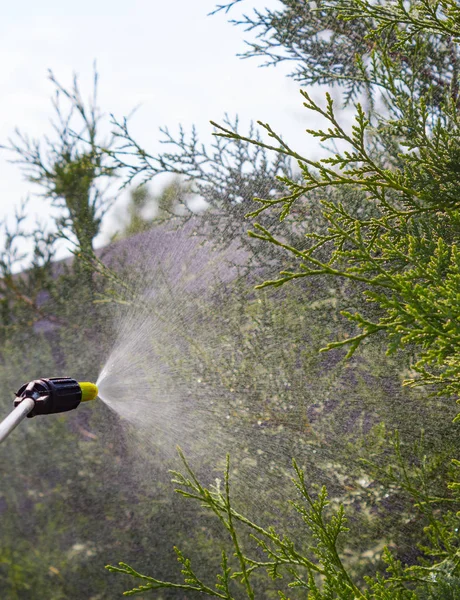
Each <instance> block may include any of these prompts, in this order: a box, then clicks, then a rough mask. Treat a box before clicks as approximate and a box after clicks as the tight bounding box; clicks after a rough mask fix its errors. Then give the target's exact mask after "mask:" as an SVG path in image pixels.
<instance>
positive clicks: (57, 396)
mask: <svg viewBox="0 0 460 600" xmlns="http://www.w3.org/2000/svg"><path fill="white" fill-rule="evenodd" d="M97 395H98V389H97V385H95V384H94V383H89V382H86V381H85V382H78V381H76V380H75V379H72V378H70V377H52V378H50V379H36V380H34V381H30V382H29V383H25V384H24V385H23V386H21V387H20V388H19V390H18V391H17V392H16V398H15V400H14V407H15V408H14V409H13V411H12V412H11V413H10V414H9V415H8V416H7V417H6V419H4V420H3V421H2V422H1V423H0V442H3V440H4V439H5V438H7V437H8V435H9V434H10V433H11V432H12V431H13V429H14V428H15V427H17V426H18V425H19V423H20V422H21V421H22V420H24V419H25V418H26V417H35V416H36V415H51V414H55V413H62V412H67V411H68V410H73V409H74V408H77V406H79V404H80V403H81V402H87V401H89V400H94V399H95V398H96V397H97Z"/></svg>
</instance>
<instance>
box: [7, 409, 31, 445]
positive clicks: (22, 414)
mask: <svg viewBox="0 0 460 600" xmlns="http://www.w3.org/2000/svg"><path fill="white" fill-rule="evenodd" d="M34 406H35V402H34V400H33V399H32V398H24V400H23V401H22V402H20V404H18V405H17V406H16V408H15V409H14V410H13V412H11V413H10V414H9V415H8V416H7V417H6V419H4V420H3V421H2V422H1V423H0V443H1V442H3V440H4V439H5V438H6V437H8V436H9V434H10V433H11V432H12V431H13V429H14V428H15V427H17V426H18V425H19V423H20V422H21V421H22V420H23V419H25V418H26V417H27V415H28V414H29V413H30V411H31V410H32V409H33V408H34Z"/></svg>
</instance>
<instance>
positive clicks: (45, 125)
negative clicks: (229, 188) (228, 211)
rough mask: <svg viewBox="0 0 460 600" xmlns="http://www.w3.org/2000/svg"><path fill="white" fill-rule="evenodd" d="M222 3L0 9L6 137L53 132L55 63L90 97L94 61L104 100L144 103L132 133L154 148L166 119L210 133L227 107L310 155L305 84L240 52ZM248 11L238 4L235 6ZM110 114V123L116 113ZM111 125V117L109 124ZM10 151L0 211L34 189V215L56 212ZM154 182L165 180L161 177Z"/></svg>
mask: <svg viewBox="0 0 460 600" xmlns="http://www.w3.org/2000/svg"><path fill="white" fill-rule="evenodd" d="M277 4H278V2H277V0H263V3H262V2H261V0H259V1H258V2H257V0H245V2H244V3H243V5H244V9H245V12H247V11H248V10H250V9H251V7H254V6H255V5H258V6H259V8H261V7H262V6H264V7H276V6H277ZM215 5H216V1H215V0H198V1H195V2H191V1H190V0H174V2H164V1H163V0H162V1H159V0H130V1H129V2H126V0H123V1H120V0H110V1H109V0H91V1H90V0H79V2H66V1H62V0H41V2H36V1H35V0H16V2H14V3H6V2H4V3H1V6H0V115H1V119H0V144H4V143H5V142H6V141H7V139H8V138H9V137H10V136H12V135H13V134H14V130H15V128H16V127H19V129H20V130H21V131H22V132H24V133H27V134H28V135H30V136H31V137H35V138H40V137H43V136H44V135H46V134H47V133H49V132H50V118H51V116H52V106H51V101H50V98H51V96H52V94H53V85H52V84H51V82H50V81H49V80H48V69H51V70H52V71H53V72H54V74H55V76H56V77H57V79H58V80H59V81H60V82H61V83H63V84H64V85H69V84H71V82H72V77H73V74H74V73H77V74H78V76H79V80H80V84H81V89H82V92H83V95H84V96H87V97H89V96H90V92H91V86H92V76H93V64H94V62H95V61H96V65H97V71H98V73H99V106H100V108H101V110H102V112H104V113H105V114H107V116H108V115H109V114H110V113H113V114H114V115H115V116H116V117H118V118H122V117H123V116H125V115H128V114H129V113H130V112H131V111H132V110H133V108H135V107H139V108H138V109H137V111H136V113H135V115H134V117H133V118H132V120H131V128H132V132H133V133H134V134H135V137H136V138H137V139H138V140H139V141H140V143H141V144H143V145H144V147H145V148H146V149H147V150H149V151H153V152H154V151H155V150H159V149H160V143H159V141H160V139H161V135H160V133H159V127H160V126H165V125H166V126H168V127H169V128H170V129H171V131H175V130H176V129H177V127H178V125H179V124H182V125H183V126H184V128H185V129H186V130H188V129H190V127H191V126H192V125H193V124H195V125H196V127H197V129H198V132H199V133H200V136H202V137H203V139H204V140H205V141H206V140H209V139H210V136H211V131H212V128H211V125H210V124H209V121H210V120H211V119H212V120H214V121H217V122H219V121H222V117H223V115H224V114H225V113H229V115H236V114H238V115H239V117H240V120H241V123H242V124H243V126H244V125H248V124H249V122H250V121H251V120H259V119H260V120H262V121H267V122H269V123H270V124H271V125H272V126H273V127H274V128H275V129H276V130H278V131H281V132H282V133H283V136H284V137H285V138H286V139H287V140H289V141H290V142H291V143H295V144H296V146H295V147H296V148H297V149H299V150H301V151H303V152H306V153H308V148H309V145H310V146H311V144H312V141H311V139H309V138H308V136H307V135H306V134H305V133H304V130H305V128H306V127H308V126H311V122H309V116H308V114H307V112H306V111H305V109H303V108H302V101H301V97H300V94H299V92H298V90H299V85H298V84H297V83H296V82H295V81H293V80H292V79H290V78H287V77H286V74H287V68H286V66H284V65H281V67H277V68H276V69H273V68H259V65H260V62H261V61H260V60H259V59H248V60H242V59H241V58H239V57H238V56H237V54H238V53H239V52H242V51H244V40H245V39H247V36H248V35H249V34H245V32H244V30H243V29H242V28H241V27H235V26H232V25H231V24H229V23H228V17H227V16H225V14H223V13H219V14H218V15H216V16H208V13H210V12H211V11H212V10H213V9H214V7H215ZM239 12H240V11H236V12H235V15H237V14H239ZM107 123H108V121H107ZM107 127H108V125H107ZM9 158H11V157H10V156H9V155H8V154H7V153H6V152H1V151H0V173H1V177H0V219H5V218H7V219H11V217H12V215H13V214H14V210H15V206H17V204H18V203H19V202H20V201H21V199H24V198H25V197H27V196H29V197H30V204H29V209H28V210H29V218H30V219H31V220H32V219H34V218H35V216H38V217H39V218H40V220H41V221H42V222H45V223H46V222H47V221H49V218H50V208H49V206H48V204H47V203H46V201H44V200H43V199H41V198H39V197H38V196H37V194H38V193H39V190H38V189H37V188H35V187H34V186H33V184H31V183H29V182H27V181H25V180H24V176H23V174H22V173H21V170H20V168H19V167H18V165H15V164H11V163H10V162H8V159H9ZM153 189H154V190H155V189H156V188H155V185H153ZM123 203H126V192H125V194H124V195H123V194H122V195H121V197H120V200H119V202H118V206H115V208H114V209H112V211H111V213H110V214H109V215H108V218H107V219H106V222H105V225H104V227H103V231H102V234H101V235H100V236H99V238H98V240H97V242H98V245H101V244H104V243H106V242H107V240H108V238H109V236H110V234H111V233H113V232H114V230H116V228H117V224H118V222H119V219H120V218H121V214H122V208H120V207H121V206H122V205H123Z"/></svg>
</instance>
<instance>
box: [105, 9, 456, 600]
mask: <svg viewBox="0 0 460 600" xmlns="http://www.w3.org/2000/svg"><path fill="white" fill-rule="evenodd" d="M233 4H238V2H232V3H229V4H228V5H225V6H222V7H220V8H221V9H230V8H231V5H233ZM281 4H282V5H283V8H281V9H279V10H278V11H273V12H270V11H266V12H255V13H254V15H255V16H253V17H246V18H245V19H243V20H242V21H240V22H241V23H243V24H246V25H247V26H248V27H249V28H250V29H254V28H261V29H260V31H259V36H260V40H262V42H263V43H258V44H254V45H252V47H251V49H250V51H249V54H263V55H265V56H268V57H269V59H271V60H272V61H273V62H279V61H282V60H285V59H289V58H290V59H292V58H294V60H295V62H297V63H298V64H301V68H300V70H298V71H297V72H296V76H297V78H298V79H299V80H301V81H303V82H305V83H338V84H339V85H342V86H344V87H345V95H344V101H345V103H348V104H350V103H351V102H352V101H354V99H356V97H357V95H358V94H360V93H362V92H365V93H366V99H367V103H366V105H364V103H362V104H359V103H358V104H356V106H355V121H354V123H353V124H352V125H351V126H348V125H346V124H344V119H343V115H341V114H340V113H339V112H338V111H337V109H336V106H335V105H334V101H333V99H332V96H331V95H329V94H327V95H326V97H325V99H324V101H323V102H317V101H316V100H315V99H314V98H312V95H311V94H309V93H308V92H307V91H305V90H302V91H301V94H302V98H303V102H304V106H305V108H306V109H307V110H308V111H309V112H310V114H312V115H313V116H314V118H315V120H316V121H317V120H322V122H323V123H324V126H323V127H319V128H315V129H309V130H308V131H307V132H308V133H309V134H310V135H312V136H313V137H315V138H316V139H318V140H319V141H321V142H323V143H326V144H329V145H330V147H331V153H330V155H329V156H328V157H326V158H324V159H320V160H314V159H312V158H310V157H309V156H304V155H302V154H300V153H298V152H296V150H295V149H293V148H291V147H290V146H289V144H288V143H287V142H286V141H285V140H284V139H283V138H282V136H281V135H280V134H278V133H277V132H275V131H274V130H273V129H272V128H271V127H270V125H269V124H267V123H259V124H260V125H261V127H262V128H263V129H264V130H265V131H266V133H267V134H268V136H269V137H270V138H271V142H265V141H263V140H261V139H260V138H256V137H254V136H252V137H251V136H247V137H245V136H242V135H241V134H239V133H238V132H236V131H235V130H234V128H231V127H229V126H228V125H226V124H225V123H224V125H219V124H217V123H214V125H215V127H217V128H218V129H219V131H220V133H219V135H220V137H222V138H224V139H227V140H230V141H233V142H234V143H238V144H241V143H243V142H246V143H248V144H250V145H251V146H252V147H255V148H261V149H263V150H265V151H274V152H276V156H279V155H284V156H285V157H287V158H290V159H292V160H294V161H295V162H296V163H297V165H298V168H299V169H300V172H301V175H302V179H301V180H299V179H297V178H294V177H290V176H286V175H284V174H277V181H278V183H280V184H282V185H283V186H284V189H285V193H284V194H281V195H277V194H275V195H273V194H267V195H261V197H260V198H256V199H255V200H256V202H257V203H258V205H256V206H255V207H253V208H251V209H250V210H249V211H248V216H249V218H251V219H253V220H255V223H254V228H253V230H252V232H251V234H250V235H251V237H252V238H255V239H258V240H262V241H264V242H266V243H267V244H268V245H269V247H270V246H274V247H277V248H279V249H281V250H283V251H284V252H286V255H287V256H288V257H289V259H290V260H293V261H295V263H296V265H295V267H294V268H292V269H286V270H283V271H282V272H281V275H280V277H278V278H277V279H271V280H269V281H265V282H264V283H263V284H261V286H259V287H269V286H275V287H280V286H283V285H285V284H287V283H289V282H293V281H294V280H297V281H298V282H299V280H305V279H306V278H310V279H311V278H322V279H329V280H332V281H336V280H339V281H344V282H350V283H351V284H356V289H357V290H358V291H359V293H360V294H361V293H362V294H363V296H364V298H365V300H366V301H365V302H360V303H355V306H356V308H355V310H347V311H343V313H342V314H343V316H344V317H346V319H347V320H348V321H349V322H350V324H351V325H353V326H354V327H355V328H357V330H356V331H355V333H354V334H352V335H348V336H346V337H345V338H342V339H339V340H336V341H334V342H332V343H329V344H328V345H327V346H326V347H325V350H332V349H337V348H339V349H340V348H342V347H344V348H345V349H347V350H348V353H347V356H348V357H349V358H350V357H351V355H352V354H353V353H354V352H355V351H356V350H357V349H358V348H359V347H360V346H361V345H362V344H363V342H368V341H370V340H371V339H372V338H375V337H376V336H377V335H379V337H380V338H382V337H383V339H385V342H386V345H387V348H388V352H389V353H397V352H399V353H401V354H402V355H403V356H409V357H411V358H412V359H413V360H412V370H413V374H412V375H411V376H409V377H408V378H407V383H408V384H409V385H414V386H415V385H425V386H426V385H429V386H430V389H431V390H434V391H435V392H436V393H437V394H439V395H443V396H450V397H454V398H455V397H456V396H457V395H458V391H459V383H458V381H459V371H460V363H459V359H458V351H459V342H460V328H459V325H458V314H459V308H460V307H459V295H458V290H459V283H460V260H459V259H460V255H459V250H458V247H457V242H456V240H457V237H458V230H459V216H460V215H459V212H458V199H457V196H458V192H457V188H458V183H459V181H458V168H457V163H458V156H459V149H458V142H457V138H458V131H459V115H458V110H459V93H458V35H459V26H458V22H459V21H458V17H459V11H458V5H457V3H456V2H453V1H450V0H447V1H444V2H440V1H434V0H413V1H409V2H403V1H397V2H394V3H393V2H392V3H389V2H377V3H374V2H368V1H366V0H359V1H358V2H354V1H353V2H352V1H347V0H336V1H329V2H312V3H306V2H296V1H290V0H286V1H283V2H282V3H281ZM289 15H290V16H295V19H292V20H289V19H288V17H289ZM300 32H303V33H306V34H305V35H300ZM276 48H279V49H280V50H281V52H280V54H274V53H273V54H272V50H273V51H274V50H275V49H276ZM286 49H287V50H288V52H287V54H286V53H283V52H282V51H283V50H286ZM342 51H343V52H342ZM290 53H291V56H290ZM347 57H348V58H347ZM337 58H340V60H337ZM310 67H311V68H310ZM125 133H126V132H125ZM125 137H126V139H128V140H129V136H125ZM140 156H141V157H142V154H140ZM319 198H321V204H320V207H321V208H320V212H321V221H322V223H321V224H320V226H319V227H317V228H313V227H310V224H311V220H309V218H308V217H309V214H310V213H311V211H315V210H317V203H318V199H319ZM350 198H351V199H352V200H353V201H352V202H350V201H349V200H350ZM273 215H277V217H278V218H279V219H280V221H281V222H282V223H286V222H287V223H292V221H290V219H291V218H292V216H293V215H296V216H298V215H301V216H300V217H299V219H298V222H300V223H302V222H303V223H304V224H306V225H307V227H308V228H309V229H308V233H307V241H308V244H307V246H305V245H302V244H295V243H292V242H291V241H290V240H287V239H286V238H285V237H283V236H282V235H280V234H279V231H277V230H276V229H275V228H274V227H273V226H272V225H271V224H270V222H269V224H268V225H267V222H263V221H261V219H267V218H268V219H269V218H272V219H273ZM435 425H436V424H434V426H435ZM390 449H392V452H391V454H390ZM385 451H386V453H387V454H386V459H387V465H388V466H387V467H385V466H383V465H382V463H381V462H379V463H375V464H374V463H372V462H369V461H368V464H367V468H368V470H369V472H370V473H373V474H374V475H375V477H377V478H379V479H380V480H381V481H385V482H386V483H387V485H388V486H389V488H390V489H393V490H400V491H403V492H404V493H406V494H408V495H409V496H410V497H411V498H412V504H413V507H414V510H415V511H417V514H418V515H419V517H418V518H420V520H421V523H422V524H423V525H422V526H421V527H420V530H419V531H420V537H419V544H418V557H417V559H416V560H414V561H412V564H410V565H409V566H405V565H404V564H402V563H401V562H400V561H399V560H397V558H395V556H394V554H392V552H391V551H390V550H389V549H388V550H385V551H384V552H383V559H384V560H385V562H386V563H387V569H386V574H385V573H383V572H382V573H378V574H377V575H376V576H375V577H366V578H365V579H364V581H358V580H356V581H355V580H354V579H353V578H352V576H351V575H350V571H349V569H348V567H347V565H346V564H345V561H344V559H343V558H342V557H343V549H344V547H343V544H346V542H345V541H344V540H346V536H345V534H346V533H347V532H346V523H345V521H344V518H345V517H344V513H343V509H342V508H340V506H331V505H329V506H328V505H327V497H326V493H325V491H319V492H317V493H313V492H312V491H311V490H314V486H313V487H312V486H311V485H307V484H306V483H305V474H304V471H303V470H302V469H299V468H298V466H296V465H295V464H294V469H295V474H296V477H295V481H296V487H297V489H298V491H299V492H300V495H301V498H302V501H303V503H304V504H298V503H295V504H294V505H293V506H294V508H295V510H296V511H297V512H299V513H300V515H301V516H302V518H303V521H304V523H305V525H307V527H308V529H309V535H311V537H312V538H313V539H315V543H313V544H311V547H310V548H309V549H305V548H302V549H301V550H297V549H296V545H295V542H294V541H293V540H291V539H290V538H287V537H283V536H282V535H279V534H278V533H277V532H276V530H275V529H269V528H268V529H265V528H263V527H260V526H258V525H257V524H255V523H254V522H253V521H252V520H250V519H246V518H245V517H244V516H242V515H240V513H239V512H237V511H236V510H235V508H234V506H233V504H232V502H231V501H230V492H229V489H230V488H229V482H228V474H229V471H228V468H227V472H226V475H225V479H224V488H225V491H224V492H222V491H220V489H216V488H209V489H208V488H206V487H204V486H203V485H202V484H201V483H200V482H199V480H198V479H197V477H196V476H195V475H194V474H193V471H192V470H191V469H190V468H189V467H188V465H187V464H185V469H186V474H185V475H180V474H176V482H179V484H180V485H181V490H182V491H181V493H183V494H185V495H187V496H188V497H190V498H193V499H195V500H197V501H200V502H201V503H202V504H203V505H204V506H205V507H206V508H208V509H210V510H211V511H212V512H213V513H214V514H215V515H216V516H217V517H218V519H219V520H220V521H221V523H222V524H223V526H224V529H225V530H226V531H227V532H228V534H229V539H230V541H231V543H232V550H231V551H230V552H226V554H225V555H223V559H222V571H221V573H220V574H219V578H218V580H217V584H215V583H204V581H203V580H202V579H201V578H200V576H199V575H198V574H197V572H196V571H195V570H194V568H192V566H191V564H190V562H189V561H188V560H187V559H186V558H185V557H184V556H183V555H182V554H181V553H180V552H178V557H179V562H180V563H181V564H182V570H183V574H184V577H185V581H184V583H183V584H173V583H171V582H167V581H163V580H160V579H155V578H149V577H148V576H143V575H141V574H139V573H137V572H136V571H134V570H133V569H131V568H130V567H128V566H126V565H123V566H122V567H121V569H119V570H121V571H122V572H123V573H125V574H128V575H131V576H134V577H136V578H140V579H141V580H143V584H142V586H140V587H138V588H135V589H133V590H132V591H131V592H128V593H142V592H143V591H147V590H149V589H158V588H162V587H164V588H166V587H170V588H171V587H175V586H178V589H182V590H184V589H188V590H190V591H191V590H194V591H198V592H201V593H203V594H207V595H210V596H215V597H222V598H233V597H235V598H236V597H241V595H242V594H243V595H246V596H247V597H249V598H252V597H255V596H256V594H257V592H256V590H257V587H256V585H253V583H252V582H251V581H252V577H256V575H257V573H258V571H259V570H260V569H261V568H263V569H267V570H268V574H269V575H270V576H271V577H274V578H275V581H277V582H278V577H279V576H280V575H282V577H283V580H282V581H281V580H280V589H279V592H280V596H281V597H283V598H287V597H288V595H287V594H290V595H291V597H295V594H297V593H298V592H299V591H300V594H301V596H302V597H305V593H306V594H307V597H308V598H408V599H412V598H414V599H415V598H433V599H434V598H439V599H440V598H456V597H457V595H458V586H459V573H458V556H457V555H458V526H459V523H458V520H459V517H458V512H457V511H458V503H459V497H458V489H459V484H458V467H459V465H460V463H459V462H458V461H457V460H456V459H455V460H453V461H452V462H451V463H449V464H448V465H447V467H446V465H445V457H442V456H440V455H439V454H436V453H435V452H432V451H431V449H430V448H429V446H425V445H423V444H417V445H416V447H415V448H414V449H413V453H412V456H411V457H408V456H407V455H405V454H404V452H403V449H402V445H401V443H400V441H399V438H398V436H396V437H394V438H393V439H392V438H389V439H387V448H386V450H385ZM441 469H443V474H444V475H445V480H444V481H442V482H441V485H439V483H440V482H439V481H437V482H436V485H435V486H434V487H433V486H432V478H431V476H430V473H433V472H436V470H441ZM299 507H300V510H299ZM328 511H330V512H328ZM245 528H247V529H248V531H249V532H252V533H254V536H255V538H256V540H255V541H256V542H257V543H258V550H259V552H262V554H265V560H263V559H261V558H260V556H259V555H257V554H255V555H254V554H252V553H251V550H253V549H252V546H251V541H250V539H248V538H246V537H245V536H244V533H243V531H244V530H245ZM307 537H309V536H307ZM253 541H254V540H253ZM283 561H285V562H283ZM111 568H112V569H114V568H113V567H111ZM286 582H288V584H289V586H290V588H291V590H290V591H286V590H285V589H282V584H284V583H286ZM187 586H188V587H187ZM296 588H297V589H296Z"/></svg>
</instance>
